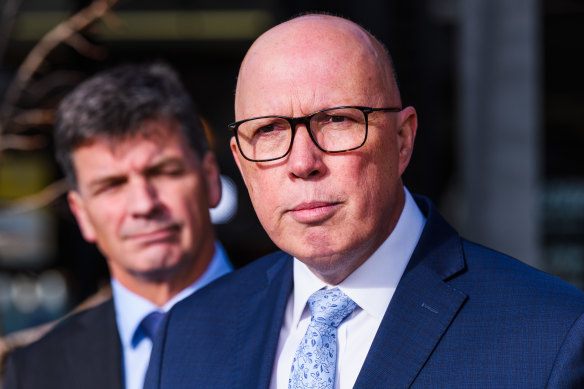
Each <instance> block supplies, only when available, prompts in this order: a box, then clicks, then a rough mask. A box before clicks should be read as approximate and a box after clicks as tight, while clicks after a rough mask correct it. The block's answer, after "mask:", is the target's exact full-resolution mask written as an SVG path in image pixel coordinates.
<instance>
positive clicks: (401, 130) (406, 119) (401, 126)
mask: <svg viewBox="0 0 584 389" xmlns="http://www.w3.org/2000/svg"><path fill="white" fill-rule="evenodd" d="M396 124H397V140H398V151H399V157H398V158H399V174H400V176H401V175H402V174H403V173H404V171H405V170H406V167H408V164H409V163H410V159H411V158H412V153H413V151H414V140H415V139H416V132H417V130H418V115H417V113H416V110H415V109H414V107H405V108H404V109H403V110H401V111H400V112H399V113H398V117H397V122H396Z"/></svg>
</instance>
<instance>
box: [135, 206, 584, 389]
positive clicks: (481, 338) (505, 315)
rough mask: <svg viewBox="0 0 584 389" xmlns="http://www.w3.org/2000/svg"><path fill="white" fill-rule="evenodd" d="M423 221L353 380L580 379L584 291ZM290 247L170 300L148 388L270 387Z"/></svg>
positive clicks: (367, 383) (484, 382)
mask: <svg viewBox="0 0 584 389" xmlns="http://www.w3.org/2000/svg"><path fill="white" fill-rule="evenodd" d="M417 202H418V206H420V208H421V209H422V211H423V212H424V214H425V215H426V217H427V223H426V226H425V229H424V231H423V234H422V236H421V238H420V241H419V243H418V245H417V247H416V250H415V251H414V253H413V255H412V258H411V259H410V262H409V264H408V267H407V269H406V271H405V273H404V275H403V277H402V279H401V280H400V282H399V285H398V287H397V290H396V292H395V294H394V296H393V298H392V300H391V303H390V304H389V307H388V309H387V312H386V313H385V316H384V318H383V321H382V323H381V326H380V328H379V330H378V332H377V334H376V336H375V339H374V341H373V344H372V346H371V348H370V350H369V354H368V355H367V358H366V360H365V362H364V364H363V367H362V369H361V372H360V374H359V377H358V378H357V382H356V384H355V388H530V389H532V388H546V387H547V388H584V316H583V313H584V294H583V293H582V292H581V291H579V290H578V289H576V288H574V287H572V286H569V285H568V284H566V283H564V282H563V281H560V280H559V279H557V278H554V277H551V276H549V275H547V274H545V273H542V272H540V271H538V270H535V269H533V268H531V267H529V266H527V265H525V264H523V263H521V262H519V261H517V260H514V259H512V258H509V257H507V256H505V255H503V254H500V253H497V252H495V251H492V250H490V249H487V248H484V247H482V246H479V245H476V244H474V243H470V242H468V241H466V240H464V239H462V238H461V237H460V236H459V235H458V234H457V233H456V232H455V231H454V230H453V229H452V228H451V227H450V226H449V225H448V224H447V223H446V222H445V221H444V220H443V219H442V217H441V216H440V215H439V214H438V213H437V212H436V211H435V210H434V209H433V207H432V205H431V204H430V203H429V201H427V200H426V199H424V198H417ZM292 283H293V280H292V258H291V256H290V255H288V254H286V253H283V252H279V253H275V254H271V255H268V256H266V257H264V258H262V259H259V260H257V261H255V262H254V263H252V264H250V265H249V266H247V267H245V268H243V269H241V270H239V271H237V272H235V273H232V274H231V275H228V276H226V277H224V278H223V279H221V280H219V281H217V282H215V283H213V284H211V285H209V286H208V287H207V288H205V289H203V290H201V291H200V292H199V293H197V294H196V295H193V296H192V297H190V298H188V299H185V300H184V301H183V302H181V303H179V304H177V305H176V306H175V308H174V309H173V310H172V311H171V313H170V314H169V315H168V317H167V319H166V320H165V322H164V323H163V329H162V331H161V332H160V334H159V337H158V339H157V340H156V342H155V346H154V350H153V354H152V359H151V361H150V368H149V370H148V374H147V378H146V385H145V388H146V389H155V388H164V389H179V388H246V389H247V388H267V387H268V386H269V383H270V377H271V372H272V368H273V366H274V355H275V352H276V347H277V344H278V338H279V334H280V327H281V324H282V320H283V316H284V310H285V307H286V302H287V299H288V297H289V295H290V292H291V290H292Z"/></svg>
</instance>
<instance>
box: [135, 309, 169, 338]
mask: <svg viewBox="0 0 584 389" xmlns="http://www.w3.org/2000/svg"><path fill="white" fill-rule="evenodd" d="M162 319H164V313H162V312H158V311H152V312H150V313H149V314H148V315H146V316H145V317H144V319H142V322H141V323H140V328H141V329H142V331H143V332H144V335H146V336H147V337H149V338H150V340H154V337H155V336H156V332H157V331H158V327H160V322H161V321H162Z"/></svg>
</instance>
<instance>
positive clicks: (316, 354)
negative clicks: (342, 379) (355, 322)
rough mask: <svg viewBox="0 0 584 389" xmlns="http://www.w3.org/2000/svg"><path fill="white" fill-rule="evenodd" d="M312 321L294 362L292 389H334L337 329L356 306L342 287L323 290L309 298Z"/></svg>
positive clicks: (290, 386)
mask: <svg viewBox="0 0 584 389" xmlns="http://www.w3.org/2000/svg"><path fill="white" fill-rule="evenodd" d="M308 305H309V307H310V311H311V312H312V319H311V321H310V324H309V325H308V328H307V329H306V334H305V335H304V338H302V341H301V342H300V345H299V346H298V349H297V350H296V355H294V360H293V361H292V370H291V371H290V379H289V380H288V388H289V389H304V388H319V389H332V388H333V387H334V385H335V373H336V365H337V327H338V326H339V325H340V324H341V322H342V321H343V320H344V319H345V318H346V317H347V316H349V315H350V314H351V312H353V310H354V309H355V307H356V306H357V304H355V302H354V301H353V300H351V299H350V298H349V297H348V296H347V295H346V294H344V293H343V292H341V291H340V289H339V288H334V289H329V290H325V289H321V290H318V291H316V292H314V293H313V294H312V296H310V298H309V299H308Z"/></svg>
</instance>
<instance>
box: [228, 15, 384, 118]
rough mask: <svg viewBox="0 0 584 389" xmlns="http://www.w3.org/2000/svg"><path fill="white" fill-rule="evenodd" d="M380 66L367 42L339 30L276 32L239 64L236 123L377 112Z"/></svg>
mask: <svg viewBox="0 0 584 389" xmlns="http://www.w3.org/2000/svg"><path fill="white" fill-rule="evenodd" d="M308 27H311V28H308ZM379 66H380V65H379V61H377V60H376V52H375V50H374V48H373V47H372V45H371V41H370V39H369V37H368V36H367V35H366V34H365V33H364V32H363V31H360V30H355V29H353V28H347V26H346V25H344V24H343V25H336V24H332V25H329V24H325V25H321V24H319V23H317V24H316V26H312V25H311V26H304V25H302V24H301V25H297V26H291V27H290V28H284V29H283V30H276V31H274V32H273V33H272V34H268V36H266V37H262V38H260V39H259V40H258V42H256V44H254V46H252V48H251V49H250V51H249V52H248V54H247V56H246V58H245V60H244V62H243V64H242V67H241V70H240V75H239V79H238V85H237V90H236V106H235V109H236V118H237V120H241V119H244V118H247V117H252V116H260V115H264V114H282V115H293V116H298V115H301V114H309V113H312V112H314V111H317V110H319V109H323V108H329V107H332V106H339V105H367V106H376V105H378V104H380V103H381V102H380V101H379V100H381V99H383V94H384V93H383V86H384V85H385V83H384V82H383V80H382V79H381V78H382V77H381V72H380V68H379Z"/></svg>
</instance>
